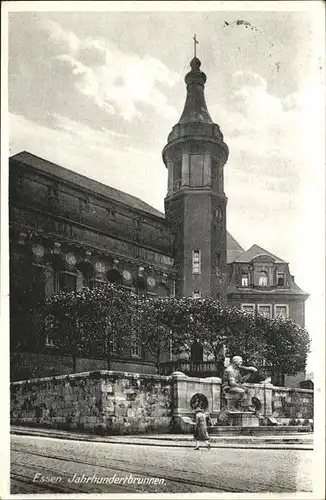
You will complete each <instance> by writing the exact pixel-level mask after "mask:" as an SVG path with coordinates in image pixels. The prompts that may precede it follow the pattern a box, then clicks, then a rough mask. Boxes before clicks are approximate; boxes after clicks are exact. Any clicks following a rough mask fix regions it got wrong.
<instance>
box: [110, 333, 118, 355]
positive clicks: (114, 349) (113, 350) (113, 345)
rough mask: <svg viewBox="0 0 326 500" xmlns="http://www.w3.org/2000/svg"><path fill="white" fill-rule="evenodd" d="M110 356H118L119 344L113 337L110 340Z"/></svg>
mask: <svg viewBox="0 0 326 500" xmlns="http://www.w3.org/2000/svg"><path fill="white" fill-rule="evenodd" d="M111 354H113V355H114V356H117V355H118V354H119V344H118V340H117V339H116V338H115V337H113V338H112V340H111Z"/></svg>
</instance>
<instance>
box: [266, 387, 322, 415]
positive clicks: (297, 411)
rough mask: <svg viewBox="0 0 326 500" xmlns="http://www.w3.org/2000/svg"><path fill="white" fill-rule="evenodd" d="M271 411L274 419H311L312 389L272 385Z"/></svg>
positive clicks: (312, 407)
mask: <svg viewBox="0 0 326 500" xmlns="http://www.w3.org/2000/svg"><path fill="white" fill-rule="evenodd" d="M272 411H273V417H275V418H276V419H281V420H282V421H285V419H290V420H291V419H312V418H313V413H314V391H313V390H311V389H298V388H289V387H273V389H272Z"/></svg>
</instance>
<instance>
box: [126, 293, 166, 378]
mask: <svg viewBox="0 0 326 500" xmlns="http://www.w3.org/2000/svg"><path fill="white" fill-rule="evenodd" d="M167 309H168V301H167V299H166V298H164V297H156V298H149V297H146V296H142V297H140V298H139V299H138V301H137V302H136V303H135V313H134V315H133V321H132V339H133V342H136V343H138V344H140V345H141V346H142V347H143V349H146V350H147V351H148V352H149V353H150V354H151V355H152V357H153V358H154V360H155V365H156V368H157V372H158V373H160V362H161V356H162V354H163V353H164V352H169V350H170V345H171V340H172V336H171V331H170V328H169V318H168V317H167V316H166V313H167Z"/></svg>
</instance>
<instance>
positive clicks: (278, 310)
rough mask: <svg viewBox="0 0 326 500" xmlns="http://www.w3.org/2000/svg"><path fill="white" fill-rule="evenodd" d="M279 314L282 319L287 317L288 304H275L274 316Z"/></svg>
mask: <svg viewBox="0 0 326 500" xmlns="http://www.w3.org/2000/svg"><path fill="white" fill-rule="evenodd" d="M278 316H281V317H282V318H284V319H287V318H288V317H289V306H288V305H287V304H284V305H283V304H276V305H275V318H277V317H278Z"/></svg>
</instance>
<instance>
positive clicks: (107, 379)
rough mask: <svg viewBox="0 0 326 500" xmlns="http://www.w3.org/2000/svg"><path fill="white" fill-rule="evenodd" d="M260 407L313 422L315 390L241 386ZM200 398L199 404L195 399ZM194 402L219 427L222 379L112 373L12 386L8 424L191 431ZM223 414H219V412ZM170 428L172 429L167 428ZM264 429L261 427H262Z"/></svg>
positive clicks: (286, 419)
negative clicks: (198, 404) (189, 420)
mask: <svg viewBox="0 0 326 500" xmlns="http://www.w3.org/2000/svg"><path fill="white" fill-rule="evenodd" d="M245 385H246V386H247V387H248V390H249V394H250V396H251V397H255V398H257V399H258V400H259V402H260V406H261V407H260V410H259V414H260V415H261V416H263V417H269V418H271V417H272V418H275V419H276V420H277V421H278V422H279V423H286V424H288V423H292V425H293V420H296V421H297V423H298V422H299V420H301V421H302V422H303V423H304V420H311V419H312V418H313V391H312V390H309V389H297V388H293V389H292V388H284V387H274V386H272V385H271V384H265V383H262V384H245ZM198 398H199V399H198ZM196 401H200V402H201V404H204V408H205V410H206V411H207V413H208V414H210V417H211V419H212V422H213V424H215V423H216V424H217V423H218V420H219V417H220V415H221V408H222V406H223V401H222V395H221V379H219V378H206V379H199V378H191V377H187V376H186V375H184V374H183V373H180V372H175V373H174V374H172V375H171V376H170V377H163V376H159V375H150V374H137V373H126V372H114V371H106V370H102V371H95V372H85V373H75V374H73V375H58V376H55V377H52V378H51V377H47V378H40V379H32V380H26V381H20V382H12V383H11V423H12V424H16V425H38V426H40V427H52V428H56V429H75V430H78V431H86V432H96V433H98V434H103V435H105V434H126V433H130V434H136V433H144V432H149V431H155V432H168V431H171V430H172V429H173V428H174V430H176V429H178V430H179V431H181V432H183V431H185V432H190V431H191V430H192V427H191V425H190V424H189V423H188V424H186V426H184V425H183V422H184V421H185V417H188V419H189V418H192V417H193V407H192V406H193V405H194V404H196ZM222 413H223V412H222ZM171 423H172V424H173V426H172V428H171V427H170V424H171ZM264 425H265V424H264Z"/></svg>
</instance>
